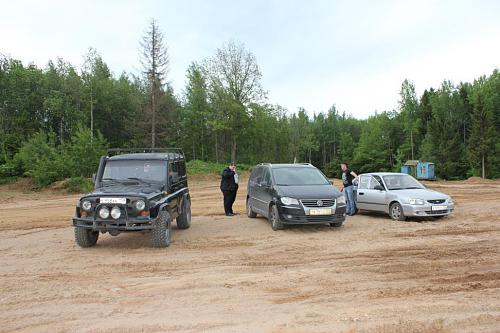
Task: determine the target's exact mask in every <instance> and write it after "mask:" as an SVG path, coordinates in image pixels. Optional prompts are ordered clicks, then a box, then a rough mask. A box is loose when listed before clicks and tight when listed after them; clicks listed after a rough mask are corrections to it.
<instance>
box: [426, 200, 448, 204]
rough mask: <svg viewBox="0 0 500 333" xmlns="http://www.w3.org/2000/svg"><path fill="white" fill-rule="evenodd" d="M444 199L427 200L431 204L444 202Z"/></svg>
mask: <svg viewBox="0 0 500 333" xmlns="http://www.w3.org/2000/svg"><path fill="white" fill-rule="evenodd" d="M445 201H446V200H445V199H438V200H427V202H428V203H431V204H442V203H444V202H445Z"/></svg>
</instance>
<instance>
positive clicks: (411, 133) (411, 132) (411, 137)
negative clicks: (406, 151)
mask: <svg viewBox="0 0 500 333" xmlns="http://www.w3.org/2000/svg"><path fill="white" fill-rule="evenodd" d="M410 140H411V159H412V160H414V159H415V158H414V155H413V130H411V131H410Z"/></svg>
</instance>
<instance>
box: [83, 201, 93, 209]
mask: <svg viewBox="0 0 500 333" xmlns="http://www.w3.org/2000/svg"><path fill="white" fill-rule="evenodd" d="M91 208H92V202H90V201H88V200H84V201H82V209H83V210H86V211H89V210H90V209H91Z"/></svg>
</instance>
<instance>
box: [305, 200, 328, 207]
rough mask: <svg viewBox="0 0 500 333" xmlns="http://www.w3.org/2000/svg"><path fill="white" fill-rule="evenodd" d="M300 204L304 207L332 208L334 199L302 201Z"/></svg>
mask: <svg viewBox="0 0 500 333" xmlns="http://www.w3.org/2000/svg"><path fill="white" fill-rule="evenodd" d="M300 202H302V204H303V205H304V206H306V207H332V206H334V205H335V199H302V200H300Z"/></svg>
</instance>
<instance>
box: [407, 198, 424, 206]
mask: <svg viewBox="0 0 500 333" xmlns="http://www.w3.org/2000/svg"><path fill="white" fill-rule="evenodd" d="M409 201H410V205H424V204H425V201H424V200H423V199H410V200H409Z"/></svg>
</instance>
